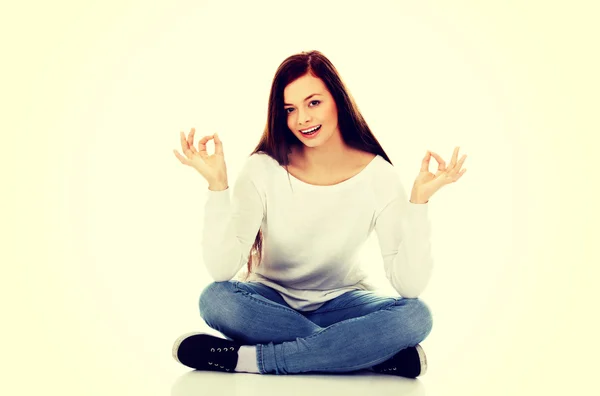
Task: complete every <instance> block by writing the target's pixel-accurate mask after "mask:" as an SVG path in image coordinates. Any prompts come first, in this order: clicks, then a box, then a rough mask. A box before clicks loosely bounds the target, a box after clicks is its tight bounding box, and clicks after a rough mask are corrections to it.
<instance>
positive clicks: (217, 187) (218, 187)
mask: <svg viewBox="0 0 600 396" xmlns="http://www.w3.org/2000/svg"><path fill="white" fill-rule="evenodd" d="M228 188H229V185H228V184H227V182H225V183H211V184H209V185H208V189H209V190H211V191H224V190H227V189H228Z"/></svg>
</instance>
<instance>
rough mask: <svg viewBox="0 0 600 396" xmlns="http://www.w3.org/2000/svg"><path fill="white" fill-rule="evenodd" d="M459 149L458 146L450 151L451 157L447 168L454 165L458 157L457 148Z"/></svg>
mask: <svg viewBox="0 0 600 396" xmlns="http://www.w3.org/2000/svg"><path fill="white" fill-rule="evenodd" d="M459 149H460V147H458V146H457V147H455V148H454V152H453V153H452V159H451V160H450V166H449V168H450V169H452V168H454V167H455V166H456V160H457V159H458V150H459Z"/></svg>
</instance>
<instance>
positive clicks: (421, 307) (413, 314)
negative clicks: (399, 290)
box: [396, 298, 433, 344]
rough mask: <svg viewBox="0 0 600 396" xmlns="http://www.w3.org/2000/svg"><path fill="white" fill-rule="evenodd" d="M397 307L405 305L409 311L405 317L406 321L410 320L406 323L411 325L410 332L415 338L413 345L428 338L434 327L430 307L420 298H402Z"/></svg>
mask: <svg viewBox="0 0 600 396" xmlns="http://www.w3.org/2000/svg"><path fill="white" fill-rule="evenodd" d="M396 305H403V306H404V307H405V308H406V309H407V311H406V312H405V315H406V316H404V315H403V317H404V319H405V320H406V319H408V320H407V322H406V323H409V325H408V327H409V329H408V331H409V332H410V335H411V338H413V344H418V343H420V342H422V341H423V340H424V339H425V338H427V336H428V335H429V333H431V329H432V327H433V316H432V314H431V310H430V309H429V306H428V305H427V304H426V303H425V302H423V300H420V299H418V298H402V299H399V300H398V302H397V303H396Z"/></svg>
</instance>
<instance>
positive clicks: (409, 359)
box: [373, 344, 427, 378]
mask: <svg viewBox="0 0 600 396" xmlns="http://www.w3.org/2000/svg"><path fill="white" fill-rule="evenodd" d="M373 371H375V372H376V373H381V374H391V375H398V376H401V377H408V378H417V377H418V376H421V375H423V374H425V373H426V372H427V357H426V356H425V351H423V347H421V345H419V344H417V345H416V346H414V347H408V348H404V349H402V350H401V351H400V352H398V353H397V354H395V355H394V356H392V357H391V358H389V359H388V360H386V361H385V362H382V363H380V364H377V365H375V366H373Z"/></svg>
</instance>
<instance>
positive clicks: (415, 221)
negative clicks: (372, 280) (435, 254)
mask: <svg viewBox="0 0 600 396" xmlns="http://www.w3.org/2000/svg"><path fill="white" fill-rule="evenodd" d="M375 232H376V234H377V238H378V240H379V246H380V249H381V255H382V257H383V265H384V269H385V274H386V277H387V278H388V280H389V281H390V284H391V285H392V287H393V288H394V289H395V290H396V291H397V292H398V293H399V294H400V295H401V296H402V297H405V298H417V297H418V296H419V294H421V293H422V292H423V290H424V289H425V287H426V286H427V284H428V283H429V279H430V278H431V272H432V269H433V259H432V257H431V242H430V241H431V224H430V221H429V218H428V205H427V204H426V203H413V202H410V201H409V200H408V197H407V196H406V193H405V192H404V189H403V187H402V185H400V184H399V188H398V194H397V196H396V198H395V199H393V200H392V201H391V202H389V203H388V204H387V205H386V206H385V207H384V208H383V210H381V212H380V213H379V215H378V216H377V219H376V222H375Z"/></svg>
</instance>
